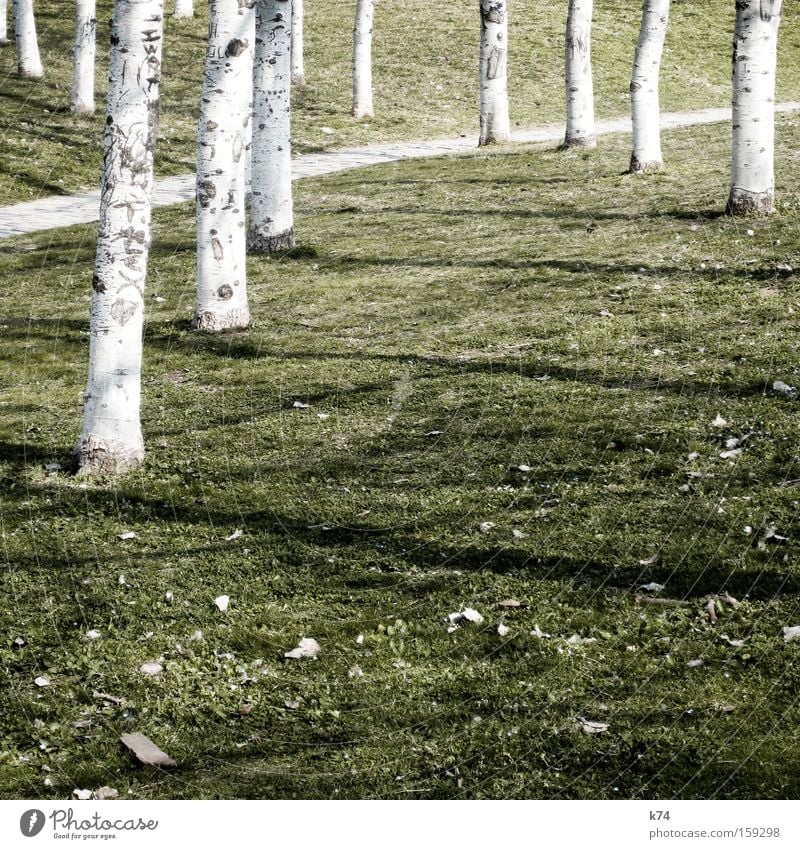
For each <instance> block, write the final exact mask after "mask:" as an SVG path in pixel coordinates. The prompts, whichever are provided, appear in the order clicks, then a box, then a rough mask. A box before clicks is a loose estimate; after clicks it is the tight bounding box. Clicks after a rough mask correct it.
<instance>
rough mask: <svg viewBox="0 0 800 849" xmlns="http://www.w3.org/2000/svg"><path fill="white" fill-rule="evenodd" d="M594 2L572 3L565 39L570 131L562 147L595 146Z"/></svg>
mask: <svg viewBox="0 0 800 849" xmlns="http://www.w3.org/2000/svg"><path fill="white" fill-rule="evenodd" d="M591 42H592V0H569V8H568V11H567V30H566V35H565V37H564V80H565V84H566V90H567V132H566V134H565V136H564V144H563V145H562V148H568V147H595V145H596V144H597V141H596V140H595V132H594V88H593V84H592V56H591V52H592V51H591Z"/></svg>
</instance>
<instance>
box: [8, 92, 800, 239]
mask: <svg viewBox="0 0 800 849" xmlns="http://www.w3.org/2000/svg"><path fill="white" fill-rule="evenodd" d="M797 109H800V103H796V102H792V103H779V104H777V105H776V107H775V110H776V111H777V112H791V111H794V110H797ZM730 117H731V110H730V109H700V110H698V111H696V112H667V113H664V114H662V116H661V126H662V128H663V129H668V128H671V127H688V126H694V125H697V124H713V123H718V122H721V121H729V120H730ZM596 132H597V134H598V135H603V134H606V133H630V132H631V119H630V117H626V118H618V119H616V120H611V121H598V122H597V125H596ZM563 135H564V125H563V124H558V125H551V126H546V127H534V128H531V129H527V130H520V131H518V132H516V133H514V134H513V137H512V138H513V141H514V142H516V143H523V144H524V143H531V142H554V141H560V140H561V139H562V138H563ZM475 149H476V141H475V139H474V138H469V137H466V136H461V137H458V138H447V139H431V140H429V141H417V142H402V143H396V144H376V145H367V146H366V147H356V148H342V149H339V150H331V151H327V152H325V153H312V154H305V155H302V156H297V157H295V158H294V159H293V160H292V179H293V180H299V179H302V178H303V177H319V176H321V175H323V174H333V173H336V172H337V171H349V170H351V169H353V168H364V167H367V166H369V165H378V164H380V163H382V162H398V161H400V160H403V159H420V158H425V157H431V156H447V155H453V154H461V153H468V152H470V151H474V150H475ZM194 196H195V177H194V174H182V175H179V176H177V177H163V178H161V179H159V180H157V181H156V185H155V188H154V190H153V206H154V207H158V206H170V205H171V204H175V203H181V202H182V201H187V200H192V199H193V198H194ZM99 209H100V192H99V191H98V190H95V191H87V192H79V193H76V194H72V195H53V196H50V197H44V198H40V199H38V200H33V201H26V202H25V203H17V204H14V205H13V206H6V207H0V239H7V238H9V237H11V236H19V235H22V234H25V233H37V232H40V231H42V230H52V229H54V228H56V227H69V226H72V225H75V224H88V223H89V222H91V221H97V218H98V214H99Z"/></svg>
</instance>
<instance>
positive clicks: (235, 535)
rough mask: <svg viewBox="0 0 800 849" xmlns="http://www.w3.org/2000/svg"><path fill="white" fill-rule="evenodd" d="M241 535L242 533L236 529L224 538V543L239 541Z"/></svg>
mask: <svg viewBox="0 0 800 849" xmlns="http://www.w3.org/2000/svg"><path fill="white" fill-rule="evenodd" d="M241 535H242V532H241V531H240V530H239V528H237V529H236V530H235V531H234V532H233V533H232V534H229V535H228V536H226V537H225V542H233V541H234V540H235V539H239V537H240V536H241Z"/></svg>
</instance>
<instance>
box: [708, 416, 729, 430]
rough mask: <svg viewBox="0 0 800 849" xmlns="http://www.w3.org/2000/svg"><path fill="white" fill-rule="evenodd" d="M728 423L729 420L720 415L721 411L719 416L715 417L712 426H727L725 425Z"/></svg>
mask: <svg viewBox="0 0 800 849" xmlns="http://www.w3.org/2000/svg"><path fill="white" fill-rule="evenodd" d="M727 424H728V422H727V421H726V420H725V419H723V418H722V416H721V415H719V413H717V417H716V418H715V419H714V421H713V422H711V427H725V425H727Z"/></svg>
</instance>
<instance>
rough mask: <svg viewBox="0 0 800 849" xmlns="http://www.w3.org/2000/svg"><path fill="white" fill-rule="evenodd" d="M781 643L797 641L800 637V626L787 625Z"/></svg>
mask: <svg viewBox="0 0 800 849" xmlns="http://www.w3.org/2000/svg"><path fill="white" fill-rule="evenodd" d="M782 633H783V641H784V642H785V643H790V642H791V641H792V640H796V639H798V637H800V625H787V626H786V627H785V628H784V629H783V632H782Z"/></svg>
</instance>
